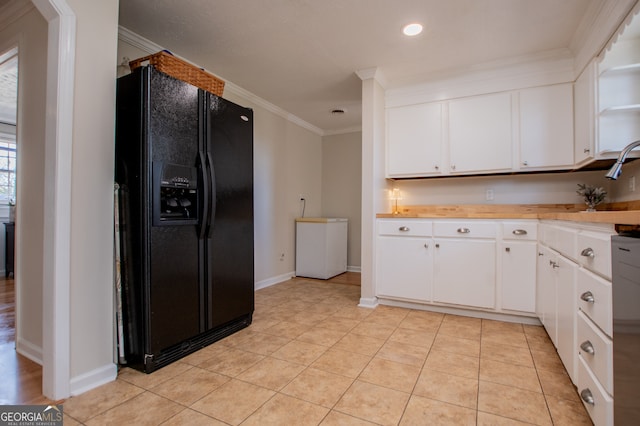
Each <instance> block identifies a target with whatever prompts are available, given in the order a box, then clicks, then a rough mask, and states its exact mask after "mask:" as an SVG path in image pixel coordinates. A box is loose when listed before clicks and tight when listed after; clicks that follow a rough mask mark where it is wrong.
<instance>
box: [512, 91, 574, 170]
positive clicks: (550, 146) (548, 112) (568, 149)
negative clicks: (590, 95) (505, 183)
mask: <svg viewBox="0 0 640 426" xmlns="http://www.w3.org/2000/svg"><path fill="white" fill-rule="evenodd" d="M519 98H520V100H519V118H520V120H519V124H520V168H521V169H523V170H525V169H551V168H570V167H572V166H573V164H574V162H573V151H574V148H573V87H572V84H570V83H568V84H556V85H553V86H542V87H534V88H531V89H525V90H521V91H520V93H519Z"/></svg>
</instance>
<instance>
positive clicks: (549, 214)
mask: <svg viewBox="0 0 640 426" xmlns="http://www.w3.org/2000/svg"><path fill="white" fill-rule="evenodd" d="M584 210H585V205H584V204H455V205H421V206H399V207H398V213H397V214H394V213H378V214H377V215H376V217H377V218H433V219H435V218H469V219H552V220H568V221H573V222H595V223H611V224H615V225H640V200H639V201H630V202H623V203H609V204H603V205H602V206H598V211H595V212H585V211H584Z"/></svg>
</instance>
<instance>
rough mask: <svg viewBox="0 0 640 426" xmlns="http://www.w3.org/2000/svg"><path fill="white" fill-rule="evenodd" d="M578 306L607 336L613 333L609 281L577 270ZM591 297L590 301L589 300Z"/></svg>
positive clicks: (582, 270)
mask: <svg viewBox="0 0 640 426" xmlns="http://www.w3.org/2000/svg"><path fill="white" fill-rule="evenodd" d="M577 297H578V308H579V309H580V310H581V311H582V312H584V313H585V314H586V315H587V316H588V317H589V318H591V320H592V321H593V322H594V323H595V324H596V325H597V326H598V327H600V329H601V330H602V331H604V332H605V334H607V335H608V336H612V335H613V334H612V333H613V315H612V314H613V306H612V302H611V297H612V294H611V283H610V282H609V281H607V280H605V279H604V278H602V277H599V276H597V275H595V274H593V273H591V272H589V271H587V270H585V269H582V268H580V269H579V270H578V294H577ZM591 299H593V300H592V301H590V300H591Z"/></svg>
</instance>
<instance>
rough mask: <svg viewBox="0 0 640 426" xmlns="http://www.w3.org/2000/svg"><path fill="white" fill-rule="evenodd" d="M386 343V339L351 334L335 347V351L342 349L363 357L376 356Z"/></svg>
mask: <svg viewBox="0 0 640 426" xmlns="http://www.w3.org/2000/svg"><path fill="white" fill-rule="evenodd" d="M384 342H385V340H384V339H378V338H376V337H370V336H364V335H362V334H354V333H353V332H349V333H347V334H346V335H345V336H344V337H343V338H342V339H340V340H339V341H338V343H336V344H335V345H334V346H333V349H340V350H343V351H348V352H355V353H359V354H363V355H374V354H376V352H378V351H379V350H380V348H381V347H382V345H384Z"/></svg>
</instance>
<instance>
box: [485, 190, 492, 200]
mask: <svg viewBox="0 0 640 426" xmlns="http://www.w3.org/2000/svg"><path fill="white" fill-rule="evenodd" d="M484 198H485V200H487V201H493V189H487V191H486V192H485V195H484Z"/></svg>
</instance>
